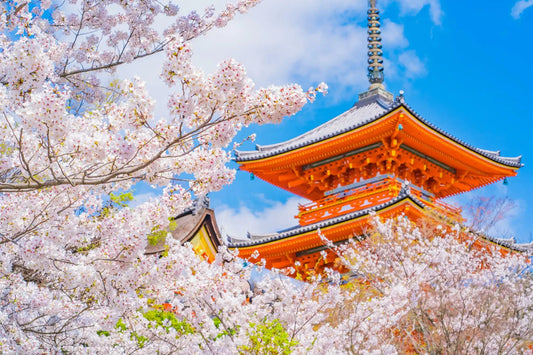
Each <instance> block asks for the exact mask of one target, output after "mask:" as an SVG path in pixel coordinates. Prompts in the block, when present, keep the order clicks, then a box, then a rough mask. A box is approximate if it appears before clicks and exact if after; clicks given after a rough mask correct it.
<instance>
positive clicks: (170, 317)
mask: <svg viewBox="0 0 533 355" xmlns="http://www.w3.org/2000/svg"><path fill="white" fill-rule="evenodd" d="M144 318H146V319H147V320H149V321H150V322H154V323H155V326H158V327H162V328H164V329H165V330H166V331H167V333H168V332H169V331H170V329H171V328H174V329H175V330H176V331H177V332H178V333H179V334H192V333H194V328H193V327H192V326H191V325H190V324H189V323H187V322H186V321H184V320H178V319H177V318H176V315H175V314H174V313H172V312H167V311H163V310H159V309H153V310H150V311H148V312H146V313H144Z"/></svg>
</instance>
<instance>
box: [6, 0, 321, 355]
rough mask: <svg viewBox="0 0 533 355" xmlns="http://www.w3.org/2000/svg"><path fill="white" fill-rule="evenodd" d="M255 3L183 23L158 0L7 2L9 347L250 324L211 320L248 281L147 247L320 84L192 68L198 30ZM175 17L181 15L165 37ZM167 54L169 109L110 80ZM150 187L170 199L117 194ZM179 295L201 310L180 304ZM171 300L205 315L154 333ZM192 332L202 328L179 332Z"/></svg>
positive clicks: (102, 343) (162, 342) (135, 338)
mask: <svg viewBox="0 0 533 355" xmlns="http://www.w3.org/2000/svg"><path fill="white" fill-rule="evenodd" d="M257 3H258V0H243V1H239V2H236V3H234V4H228V5H227V6H226V7H225V8H224V9H223V10H222V11H220V12H217V11H215V10H214V9H213V8H208V9H206V10H205V11H204V12H203V13H201V14H200V13H196V12H192V13H190V14H188V15H185V16H180V15H179V14H178V6H177V5H176V4H173V3H171V2H168V3H163V2H160V1H152V0H139V1H119V0H109V1H101V0H94V1H93V0H83V1H75V0H73V1H68V2H65V3H63V4H61V5H60V6H58V5H56V3H55V2H54V3H53V4H52V2H51V1H40V2H34V1H14V0H13V1H4V2H2V3H1V4H0V26H1V28H2V29H1V30H0V83H1V85H0V290H2V291H0V324H1V326H0V352H1V353H14V352H16V353H36V352H39V353H41V352H54V353H55V352H58V351H64V352H75V353H77V352H80V351H90V352H104V351H117V346H118V347H120V349H122V350H123V351H133V350H135V349H138V348H140V347H143V348H144V349H145V350H146V351H151V350H154V349H156V350H158V351H161V352H164V351H168V352H172V351H176V350H182V351H186V349H189V348H190V347H191V346H193V347H194V348H195V349H196V351H197V350H198V347H199V346H200V348H201V349H208V348H210V347H211V346H212V345H211V343H217V342H216V341H215V340H216V339H217V334H218V335H220V334H222V333H223V335H224V336H222V335H220V336H219V337H220V338H223V339H222V340H220V341H219V342H218V344H225V340H224V339H226V338H229V339H231V338H232V336H233V335H232V332H234V329H235V327H236V325H235V324H240V323H238V321H240V320H241V319H239V318H238V317H235V319H232V322H233V323H231V324H228V322H229V320H227V319H228V318H227V317H222V316H221V315H218V318H217V319H219V320H220V321H223V322H222V323H221V324H215V322H214V321H213V319H214V317H215V316H216V315H217V314H218V313H217V312H223V313H224V314H231V313H232V312H233V311H232V309H238V308H239V307H240V306H241V304H242V303H243V302H244V301H245V296H241V295H240V294H239V295H238V297H237V296H235V297H233V296H232V297H230V296H229V293H228V296H227V298H228V299H230V300H231V302H229V301H228V302H227V303H225V301H224V298H222V299H221V300H220V302H216V303H215V302H214V301H213V300H215V299H217V300H218V296H217V297H215V296H214V295H211V293H212V292H215V293H217V294H220V293H221V292H222V291H220V290H217V287H214V288H213V285H216V284H220V285H221V287H223V289H224V292H225V291H228V290H233V289H235V287H234V286H235V283H237V284H238V283H239V282H242V280H241V277H240V276H238V275H237V274H234V273H231V275H230V274H228V273H224V274H222V271H221V270H222V268H221V267H220V265H221V262H218V263H215V264H214V265H213V266H207V265H204V264H203V262H202V261H200V260H198V258H197V257H196V256H194V254H193V253H192V252H191V251H190V250H188V249H186V248H182V247H180V246H178V245H175V244H173V243H172V241H169V242H168V249H169V251H168V253H167V256H165V257H161V258H154V257H149V256H145V255H144V251H145V248H146V244H147V236H148V235H150V234H151V233H153V232H154V231H160V230H163V229H164V228H166V227H167V226H168V221H169V218H172V217H173V216H175V215H177V214H178V213H179V212H180V211H182V210H183V209H184V208H186V207H187V206H188V205H189V204H190V201H191V198H192V197H191V196H196V197H199V196H202V195H205V194H206V193H208V192H209V191H214V190H218V189H220V188H221V187H222V186H224V185H225V184H228V183H230V182H231V181H232V179H233V177H234V171H233V170H232V169H229V168H228V167H227V166H226V163H227V162H228V161H229V159H230V156H229V154H228V152H227V151H226V150H225V149H224V148H226V147H227V146H228V144H229V143H230V142H231V140H232V138H233V137H234V135H235V134H236V132H237V131H238V130H239V129H240V128H241V127H243V126H247V125H249V124H251V123H258V124H263V123H267V122H279V121H280V120H281V119H282V118H283V117H286V116H290V115H293V114H294V113H296V112H298V111H299V110H300V109H301V107H302V106H303V105H304V104H305V103H306V102H307V101H312V100H313V99H314V97H315V95H316V93H317V92H319V91H324V90H325V86H324V85H320V86H319V87H318V88H317V89H312V90H311V89H310V90H309V91H307V92H305V91H303V90H302V89H301V88H300V87H299V86H298V85H287V86H284V87H269V88H262V89H256V88H255V87H254V84H253V82H252V81H251V80H250V79H249V78H248V77H247V75H246V72H245V70H244V68H243V67H242V66H241V65H240V64H239V63H237V62H235V61H234V60H227V61H224V62H222V63H220V65H219V66H218V69H217V70H216V71H215V72H214V73H212V74H207V73H204V72H203V71H202V70H200V69H198V68H196V67H194V66H193V65H192V63H191V56H192V50H191V45H190V41H191V40H192V39H194V38H196V37H198V36H201V35H203V34H205V33H206V32H208V31H209V30H211V29H213V28H216V27H222V26H224V25H225V24H226V23H227V22H228V21H230V20H231V19H232V18H233V17H234V16H235V15H237V14H239V13H244V12H246V11H247V10H248V9H249V8H251V7H253V6H255V5H256V4H257ZM164 18H166V19H168V20H164V21H163V22H165V21H166V22H169V23H170V24H169V25H168V26H167V27H166V28H165V29H163V30H161V29H160V28H158V27H157V26H156V23H160V22H161V21H160V20H161V19H164ZM158 53H160V54H159V55H164V56H166V60H165V62H164V65H163V67H162V68H161V80H163V81H164V82H166V83H167V84H168V86H169V92H170V95H169V98H168V102H167V105H168V109H169V115H168V117H165V118H156V117H155V116H154V106H155V104H156V103H155V101H154V100H153V99H152V98H151V97H150V96H149V95H148V93H147V91H146V89H145V86H144V83H143V82H142V81H141V80H140V79H138V78H135V77H133V78H127V79H116V78H115V76H114V75H113V73H114V72H115V70H116V69H117V68H118V67H119V66H125V65H128V63H131V62H133V61H135V60H137V59H139V58H145V57H148V56H153V55H157V54H158ZM159 104H160V103H159ZM139 181H146V182H147V183H149V184H152V185H154V186H157V187H160V188H161V189H162V191H163V192H162V194H161V196H160V197H159V198H154V199H152V200H150V201H148V202H146V203H143V204H141V205H139V206H137V207H136V208H128V207H127V206H123V204H121V203H118V204H117V203H115V202H116V200H111V201H110V200H109V196H120V195H121V194H122V193H124V192H127V191H129V190H130V189H131V187H132V186H133V185H134V184H136V183H137V182H139ZM113 201H114V202H113ZM215 265H218V268H217V266H215ZM200 271H203V272H200ZM204 272H205V274H204ZM194 274H196V275H198V276H197V277H193V276H192V275H194ZM200 275H201V276H200ZM236 275H237V276H236ZM193 280H196V281H198V282H196V281H195V282H193ZM220 280H224V282H222V281H220ZM207 285H209V286H207ZM184 288H185V289H186V290H187V294H188V297H190V298H193V299H195V302H197V303H198V304H199V305H202V307H203V308H202V307H193V306H192V305H191V304H190V303H188V302H185V301H182V300H181V301H180V300H177V299H178V298H179V297H178V298H176V297H177V296H176V293H175V292H177V291H178V290H182V289H184ZM241 293H242V292H241ZM231 294H232V295H233V293H231ZM242 297H244V299H241V298H242ZM165 302H170V303H172V304H173V307H177V308H176V309H177V310H179V311H180V312H182V314H188V315H189V316H191V315H192V314H193V315H194V316H191V317H189V319H194V322H192V323H190V322H189V323H187V326H183V327H181V328H180V327H170V328H169V327H168V326H157V327H156V326H150V325H149V324H152V323H154V322H156V323H157V321H156V320H154V319H152V320H151V321H150V320H148V319H147V318H146V312H145V310H146V309H147V307H148V308H149V307H150V305H151V304H153V305H158V304H163V303H165ZM176 302H177V303H176ZM215 304H216V306H215ZM184 308H186V309H187V311H184V310H183V309H184ZM200 309H202V311H200ZM187 312H188V313H187ZM160 316H161V315H159V316H158V317H160ZM157 319H159V321H161V319H160V318H157ZM173 319H174V318H173ZM207 319H209V320H207ZM167 321H168V319H167ZM242 323H243V324H248V322H242ZM256 323H257V324H259V322H256ZM165 324H166V323H165ZM188 327H189V328H190V329H193V328H194V329H195V331H194V332H192V333H193V335H191V336H190V337H185V336H183V337H181V339H182V341H180V342H178V343H176V344H172V343H171V342H169V341H168V339H175V338H176V332H179V331H180V330H179V329H181V331H183V332H184V333H187V330H186V329H189V328H188ZM221 327H223V328H224V329H225V330H221ZM140 329H143V330H142V331H141V330H140ZM177 329H178V330H177ZM148 330H151V331H152V333H153V334H152V333H150V334H148V333H146V332H147V331H148ZM224 332H225V333H224ZM167 333H168V334H170V335H168V334H167ZM163 335H165V336H163ZM185 339H188V340H185ZM118 344H120V345H118ZM191 344H192V345H191ZM219 346H222V345H219ZM89 348H90V350H87V349H89ZM212 350H213V351H214V349H212Z"/></svg>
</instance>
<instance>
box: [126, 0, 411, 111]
mask: <svg viewBox="0 0 533 355" xmlns="http://www.w3.org/2000/svg"><path fill="white" fill-rule="evenodd" d="M211 2H212V0H201V1H199V0H186V1H182V2H181V3H180V4H181V6H182V13H187V12H188V11H189V10H191V9H193V8H197V9H202V8H204V7H205V6H207V5H208V4H209V3H211ZM224 2H225V0H224V1H222V0H218V1H215V4H218V7H219V8H220V4H221V3H224ZM366 6H367V3H366V1H352V0H329V1H319V0H291V1H289V2H287V1H284V0H269V1H264V2H262V3H260V4H259V5H258V6H257V7H255V8H253V9H252V10H251V11H250V12H249V13H248V14H245V15H238V16H236V17H235V19H234V20H233V21H231V22H230V23H229V24H228V26H227V27H225V28H221V29H215V30H213V31H210V32H209V33H208V34H207V35H206V36H202V37H200V38H197V39H195V40H194V41H193V42H192V45H193V50H194V57H193V60H194V62H195V63H196V65H198V66H200V67H201V68H203V69H204V70H205V71H206V72H211V71H213V70H214V69H215V67H216V64H217V63H219V62H220V61H222V60H224V59H226V58H235V59H236V60H238V61H239V62H241V63H243V64H244V66H245V67H246V68H247V70H248V74H249V75H250V77H251V78H252V79H253V80H254V81H255V82H256V83H257V84H258V86H266V85H270V84H286V83H291V82H297V83H300V84H301V85H302V86H303V87H304V88H307V87H309V86H312V85H316V84H317V83H319V82H321V81H324V82H326V83H327V84H328V85H329V86H330V87H331V88H334V90H335V93H336V95H335V96H333V97H332V98H331V99H330V100H335V99H336V100H340V99H342V98H344V97H345V96H348V95H350V96H353V94H354V92H358V91H361V90H364V89H366V87H367V86H368V82H367V78H366V67H367V63H366V61H367V58H366V55H367V54H366V53H367V47H366V37H367V35H366V27H365V25H364V24H365V18H366V11H365V10H366ZM347 19H349V20H348V21H347ZM383 41H384V49H385V55H391V54H392V52H393V51H394V50H401V49H404V48H406V47H407V46H408V45H409V42H408V40H407V39H406V38H405V35H404V27H403V25H400V24H396V23H394V22H392V21H390V20H388V19H384V21H383ZM161 61H162V56H159V57H158V58H153V57H151V58H147V59H146V60H143V61H139V62H138V63H134V64H133V65H132V66H129V67H128V68H125V70H127V72H124V73H120V75H121V76H122V74H127V75H128V76H129V75H131V73H137V74H138V75H139V76H141V78H142V79H144V80H146V81H147V88H148V90H149V92H150V93H151V95H152V96H153V97H155V98H156V99H157V100H158V102H161V103H162V102H165V101H166V98H167V95H168V88H167V87H166V86H165V85H164V84H163V83H161V81H160V80H158V77H159V70H160V69H159V68H160V65H159V64H160V63H161ZM386 72H388V68H386ZM391 77H392V76H391ZM165 113H166V107H165V105H164V104H163V105H159V106H158V112H157V114H158V115H164V114H165Z"/></svg>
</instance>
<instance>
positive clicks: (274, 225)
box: [216, 197, 306, 239]
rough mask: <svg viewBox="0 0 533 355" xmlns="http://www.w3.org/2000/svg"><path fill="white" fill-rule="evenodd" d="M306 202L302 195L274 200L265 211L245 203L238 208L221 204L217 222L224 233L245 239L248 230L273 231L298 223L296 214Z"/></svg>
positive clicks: (217, 209)
mask: <svg viewBox="0 0 533 355" xmlns="http://www.w3.org/2000/svg"><path fill="white" fill-rule="evenodd" d="M305 202H306V200H304V199H302V198H300V197H291V198H289V199H288V200H287V201H285V202H274V203H273V204H272V206H270V207H268V208H265V209H264V210H263V211H252V210H250V209H249V208H248V207H246V206H243V205H241V206H240V207H239V208H238V209H234V208H231V207H228V206H220V207H217V208H216V217H217V224H218V226H219V227H220V228H221V230H222V233H223V234H227V235H229V236H231V237H234V238H239V239H245V238H246V235H247V233H248V232H250V233H252V234H263V233H272V232H274V231H277V230H282V229H285V228H289V227H292V226H295V225H297V224H298V221H297V220H296V219H295V218H294V216H295V215H296V214H297V213H298V204H300V203H305Z"/></svg>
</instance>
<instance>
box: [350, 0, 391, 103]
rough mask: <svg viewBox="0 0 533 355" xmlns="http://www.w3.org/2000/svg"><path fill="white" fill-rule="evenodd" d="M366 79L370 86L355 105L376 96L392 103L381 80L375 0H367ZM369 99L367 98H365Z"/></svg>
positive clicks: (379, 42) (379, 34)
mask: <svg viewBox="0 0 533 355" xmlns="http://www.w3.org/2000/svg"><path fill="white" fill-rule="evenodd" d="M368 7H369V9H368V11H367V15H368V16H367V20H368V24H367V26H368V30H367V33H368V81H369V82H370V87H369V88H368V91H365V92H363V93H361V94H359V102H358V103H356V105H363V104H365V103H367V102H368V101H369V100H370V101H372V100H375V99H376V98H381V99H384V100H385V102H388V103H392V101H393V100H394V95H392V94H391V93H390V92H388V91H387V90H385V86H384V85H383V80H384V79H385V76H384V74H383V51H382V46H381V29H380V27H381V24H380V22H379V10H378V9H377V7H376V0H369V1H368ZM366 99H369V100H366Z"/></svg>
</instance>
